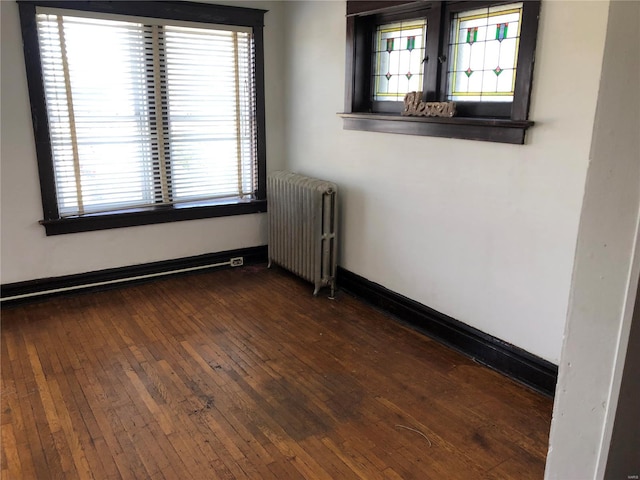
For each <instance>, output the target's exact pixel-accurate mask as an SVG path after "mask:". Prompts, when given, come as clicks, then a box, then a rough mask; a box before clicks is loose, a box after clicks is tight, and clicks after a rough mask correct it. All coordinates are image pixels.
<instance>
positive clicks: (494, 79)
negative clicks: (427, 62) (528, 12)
mask: <svg viewBox="0 0 640 480" xmlns="http://www.w3.org/2000/svg"><path fill="white" fill-rule="evenodd" d="M521 18H522V3H512V4H509V5H501V6H498V7H488V8H481V9H476V10H469V11H465V12H459V13H456V14H455V15H454V18H453V20H452V25H451V38H450V41H449V59H450V61H449V62H448V65H449V70H448V95H447V98H448V99H449V100H453V101H458V102H464V101H482V102H511V101H512V100H513V94H514V88H515V78H516V77H515V68H516V65H517V62H518V45H519V41H520V25H521Z"/></svg>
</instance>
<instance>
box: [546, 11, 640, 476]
mask: <svg viewBox="0 0 640 480" xmlns="http://www.w3.org/2000/svg"><path fill="white" fill-rule="evenodd" d="M638 85H640V3H638V2H626V1H615V2H611V7H610V12H609V26H608V29H607V39H606V46H605V50H604V63H603V68H602V78H601V81H600V94H599V98H598V107H597V113H596V118H595V124H594V129H593V144H592V147H591V155H590V166H589V171H588V176H587V181H586V189H585V196H584V203H583V211H582V216H581V219H580V230H579V234H578V245H577V250H576V258H575V269H574V274H573V285H572V295H571V300H570V308H569V315H568V320H567V326H566V332H565V341H564V346H563V350H562V361H561V363H560V369H559V375H558V385H557V388H556V397H555V404H554V411H553V421H552V424H551V435H550V449H549V455H548V458H547V469H546V478H548V479H558V480H565V479H585V480H586V479H592V478H602V476H603V475H604V470H605V466H606V460H607V453H608V451H609V441H610V439H611V430H612V426H613V422H614V418H615V406H616V404H617V403H618V393H619V390H620V384H621V377H622V373H623V367H624V363H625V353H626V349H627V344H628V338H629V331H630V328H631V319H632V317H633V307H634V302H635V296H636V289H637V285H638V275H639V274H640V245H639V244H638V243H637V242H638V240H640V237H638V215H639V211H640V161H639V160H640V135H639V133H640V91H639V89H638ZM629 373H630V374H637V369H636V370H634V369H633V368H630V371H629ZM636 400H637V399H636ZM635 408H636V409H637V408H638V407H637V401H636V403H635ZM636 418H637V417H636ZM636 428H637V426H636ZM626 474H627V475H633V474H635V475H637V474H640V472H638V471H629V472H627V473H626ZM623 478H626V476H625V477H623ZM629 478H631V477H629Z"/></svg>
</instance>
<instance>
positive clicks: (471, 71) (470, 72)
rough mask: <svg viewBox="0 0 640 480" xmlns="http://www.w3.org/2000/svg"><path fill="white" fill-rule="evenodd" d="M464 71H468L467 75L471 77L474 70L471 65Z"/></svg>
mask: <svg viewBox="0 0 640 480" xmlns="http://www.w3.org/2000/svg"><path fill="white" fill-rule="evenodd" d="M464 73H466V75H467V77H470V76H471V74H472V73H473V70H471V67H469V68H467V69H466V70H465V71H464Z"/></svg>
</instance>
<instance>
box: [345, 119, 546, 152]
mask: <svg viewBox="0 0 640 480" xmlns="http://www.w3.org/2000/svg"><path fill="white" fill-rule="evenodd" d="M338 115H339V116H341V117H342V118H343V120H344V128H345V129H346V130H364V131H368V132H383V133H402V134H406V135H425V136H430V137H446V138H462V139H466V140H482V141H486V142H499V143H513V144H517V145H522V144H524V139H525V133H526V131H527V128H529V127H531V126H532V125H533V124H534V122H531V121H528V120H509V119H496V118H466V117H452V118H447V117H407V116H402V115H398V114H395V115H394V114H380V113H339V114H338Z"/></svg>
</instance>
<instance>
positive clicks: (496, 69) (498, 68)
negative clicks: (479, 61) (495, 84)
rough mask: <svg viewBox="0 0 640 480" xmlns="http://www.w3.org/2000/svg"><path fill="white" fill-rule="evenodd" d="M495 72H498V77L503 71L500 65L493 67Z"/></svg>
mask: <svg viewBox="0 0 640 480" xmlns="http://www.w3.org/2000/svg"><path fill="white" fill-rule="evenodd" d="M493 73H495V74H496V77H497V76H499V75H500V74H501V73H502V69H501V68H500V66H499V65H498V66H497V67H496V68H494V69H493Z"/></svg>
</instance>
